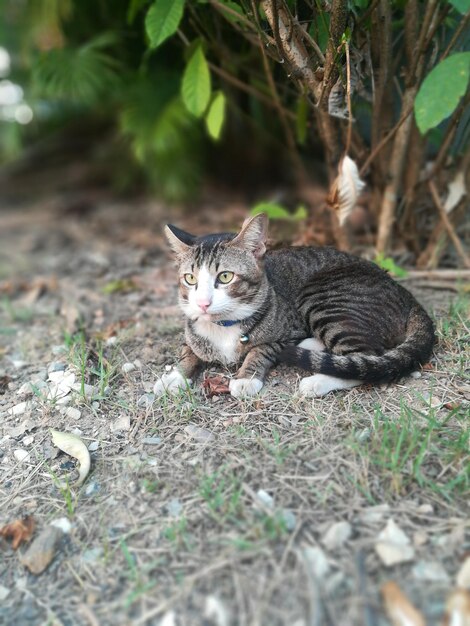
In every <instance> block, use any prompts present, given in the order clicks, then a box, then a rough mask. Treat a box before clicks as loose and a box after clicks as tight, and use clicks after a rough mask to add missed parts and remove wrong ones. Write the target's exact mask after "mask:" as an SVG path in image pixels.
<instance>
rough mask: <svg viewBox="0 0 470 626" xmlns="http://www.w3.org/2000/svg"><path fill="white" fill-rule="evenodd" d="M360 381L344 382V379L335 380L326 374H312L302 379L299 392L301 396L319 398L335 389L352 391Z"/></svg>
mask: <svg viewBox="0 0 470 626" xmlns="http://www.w3.org/2000/svg"><path fill="white" fill-rule="evenodd" d="M361 384H362V383H361V381H360V380H346V379H344V378H336V377H335V376H327V375H326V374H314V375H313V376H308V377H307V378H302V380H301V381H300V384H299V392H300V394H301V395H302V396H311V397H314V398H321V396H324V395H325V394H327V393H329V392H330V391H335V390H336V389H352V387H357V386H358V385H361Z"/></svg>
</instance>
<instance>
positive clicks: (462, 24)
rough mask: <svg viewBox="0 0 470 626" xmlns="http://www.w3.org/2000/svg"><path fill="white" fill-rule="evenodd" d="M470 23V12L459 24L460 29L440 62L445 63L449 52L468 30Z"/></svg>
mask: <svg viewBox="0 0 470 626" xmlns="http://www.w3.org/2000/svg"><path fill="white" fill-rule="evenodd" d="M469 21H470V11H469V12H468V13H466V14H465V16H464V18H463V19H462V21H461V22H460V24H459V27H458V28H457V30H456V31H455V33H454V35H453V37H452V39H451V40H450V41H449V45H448V46H447V48H446V49H445V51H444V54H443V55H442V56H441V58H440V59H439V61H443V60H444V59H445V58H446V57H447V56H448V54H449V52H450V51H451V50H452V48H453V47H454V45H455V42H456V41H457V40H458V38H459V37H460V35H461V34H462V33H463V32H464V30H465V29H466V28H467V25H468V22H469Z"/></svg>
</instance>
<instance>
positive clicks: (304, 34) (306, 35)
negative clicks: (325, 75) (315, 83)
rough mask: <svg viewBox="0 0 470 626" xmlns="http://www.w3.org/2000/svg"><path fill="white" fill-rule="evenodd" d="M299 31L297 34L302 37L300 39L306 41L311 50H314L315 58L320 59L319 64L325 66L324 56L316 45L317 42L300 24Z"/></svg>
mask: <svg viewBox="0 0 470 626" xmlns="http://www.w3.org/2000/svg"><path fill="white" fill-rule="evenodd" d="M299 29H300V30H299V32H300V34H301V35H302V37H303V38H304V39H306V40H307V41H308V43H309V44H310V45H311V46H312V48H313V49H314V50H315V53H316V55H317V57H318V58H319V59H320V63H321V64H322V65H325V63H326V60H325V56H324V54H323V52H322V51H321V50H320V47H319V45H318V44H317V42H316V41H315V39H314V38H313V37H312V36H311V35H310V33H309V32H308V31H307V30H306V29H305V28H303V27H302V26H301V25H300V24H299Z"/></svg>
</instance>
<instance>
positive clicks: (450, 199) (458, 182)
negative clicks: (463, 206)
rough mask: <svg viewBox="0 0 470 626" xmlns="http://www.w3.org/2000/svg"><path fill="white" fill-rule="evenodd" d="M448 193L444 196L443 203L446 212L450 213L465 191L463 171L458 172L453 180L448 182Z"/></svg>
mask: <svg viewBox="0 0 470 626" xmlns="http://www.w3.org/2000/svg"><path fill="white" fill-rule="evenodd" d="M448 187H449V195H448V196H447V198H446V201H445V204H444V210H445V212H446V213H450V212H451V211H453V210H454V209H455V207H456V206H457V205H458V203H459V202H460V200H461V199H462V198H463V197H464V195H465V194H466V193H467V189H466V188H465V179H464V175H463V171H462V172H459V173H458V174H457V176H456V177H455V178H454V180H453V181H452V182H451V183H449V185H448Z"/></svg>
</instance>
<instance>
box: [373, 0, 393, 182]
mask: <svg viewBox="0 0 470 626" xmlns="http://www.w3.org/2000/svg"><path fill="white" fill-rule="evenodd" d="M372 18H373V26H374V28H373V31H372V33H371V37H372V40H371V47H372V55H373V60H374V62H375V63H377V69H376V70H375V72H374V74H376V75H377V78H376V80H375V83H374V103H373V109H372V122H371V123H372V128H371V136H372V141H371V149H372V153H375V154H377V153H378V152H377V153H376V152H375V150H376V147H377V145H379V143H381V138H382V134H383V132H384V122H385V120H384V115H383V113H384V111H383V101H384V99H385V93H386V88H387V84H388V82H389V77H390V74H391V65H392V42H391V9H390V3H389V2H388V1H387V0H380V2H379V3H378V5H377V7H376V10H375V11H374V12H373V14H372ZM385 145H386V144H385V143H384V144H382V148H383V147H384V146H385ZM383 161H384V159H379V161H378V163H377V165H376V167H374V179H375V181H374V182H375V184H376V186H381V185H382V183H383V175H384V174H383V172H384V171H385V163H384V162H383Z"/></svg>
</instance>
